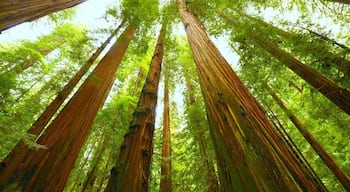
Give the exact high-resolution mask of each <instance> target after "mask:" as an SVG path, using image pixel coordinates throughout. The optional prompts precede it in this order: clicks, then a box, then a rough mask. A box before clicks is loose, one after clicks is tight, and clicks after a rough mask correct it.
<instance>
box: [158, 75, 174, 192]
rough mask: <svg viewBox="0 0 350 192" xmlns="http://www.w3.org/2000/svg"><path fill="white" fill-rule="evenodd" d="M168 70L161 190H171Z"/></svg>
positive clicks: (165, 87)
mask: <svg viewBox="0 0 350 192" xmlns="http://www.w3.org/2000/svg"><path fill="white" fill-rule="evenodd" d="M167 72H168V71H166V72H165V73H164V110H163V142H162V162H161V169H160V192H171V191H172V187H171V183H172V182H171V139H170V113H169V82H168V77H167Z"/></svg>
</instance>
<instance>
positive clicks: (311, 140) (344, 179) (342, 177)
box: [267, 87, 350, 191]
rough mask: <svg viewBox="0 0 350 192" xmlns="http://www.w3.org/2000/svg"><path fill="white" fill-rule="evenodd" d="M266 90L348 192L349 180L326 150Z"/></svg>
mask: <svg viewBox="0 0 350 192" xmlns="http://www.w3.org/2000/svg"><path fill="white" fill-rule="evenodd" d="M267 89H268V91H269V93H270V95H271V96H272V98H273V99H274V100H275V102H276V103H277V104H278V106H279V107H280V108H281V109H282V110H283V112H284V113H285V114H286V115H287V116H288V118H289V119H290V120H291V121H292V122H293V124H294V125H295V127H296V128H298V130H299V131H300V133H301V134H302V135H303V136H304V138H305V139H306V140H307V141H308V142H309V144H310V145H311V147H312V148H313V149H314V150H315V151H316V153H317V154H318V155H319V156H320V158H321V159H322V160H323V162H324V163H325V164H326V165H327V167H328V168H329V169H330V170H331V171H332V172H333V174H334V175H335V176H336V177H337V179H338V180H339V181H340V183H341V184H342V186H343V187H344V189H346V190H347V191H350V179H349V177H348V176H347V175H346V174H345V173H344V172H343V171H342V170H341V169H340V168H339V166H338V165H337V164H336V163H335V161H334V160H333V158H332V157H331V156H330V155H329V154H328V153H327V152H326V150H325V149H324V148H323V147H322V145H321V144H320V143H319V142H318V141H317V140H316V139H315V138H314V137H313V136H312V134H311V133H310V132H309V131H308V130H307V129H306V128H305V126H304V125H303V124H302V123H301V121H300V120H299V119H298V118H297V117H296V116H295V115H294V114H293V112H292V111H290V110H289V109H288V108H287V106H286V105H285V104H284V103H283V101H282V100H281V99H280V98H279V97H278V96H277V95H276V94H275V93H274V92H273V91H272V90H271V89H270V88H269V87H267Z"/></svg>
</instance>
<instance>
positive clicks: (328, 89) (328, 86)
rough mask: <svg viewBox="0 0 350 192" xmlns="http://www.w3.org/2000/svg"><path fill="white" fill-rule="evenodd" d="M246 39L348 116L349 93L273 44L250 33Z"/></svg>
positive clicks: (349, 109)
mask: <svg viewBox="0 0 350 192" xmlns="http://www.w3.org/2000/svg"><path fill="white" fill-rule="evenodd" d="M221 16H223V17H224V18H225V19H226V20H227V21H228V22H230V23H231V24H233V25H236V26H238V27H239V25H238V24H237V23H236V22H235V21H234V20H233V19H232V18H230V17H228V16H226V15H224V14H222V15H221ZM248 37H249V38H251V39H252V40H253V41H254V42H255V43H256V44H258V45H259V46H261V47H262V48H263V49H265V50H266V51H267V52H269V53H270V54H271V55H272V56H274V57H275V58H276V59H278V60H279V61H281V63H282V64H283V65H285V66H287V67H288V68H289V69H290V70H292V71H293V72H294V73H296V74H297V75H299V76H300V77H301V78H303V79H304V80H305V81H306V82H308V83H309V84H310V85H311V86H313V87H314V88H315V89H316V90H318V91H319V92H320V93H321V94H323V95H324V96H325V97H327V98H328V99H329V100H330V101H331V102H333V103H334V104H335V105H337V106H338V107H339V108H340V109H342V110H343V111H344V112H345V113H347V114H349V115H350V92H349V91H348V90H346V89H344V88H341V87H339V86H337V85H336V84H335V83H333V82H331V81H330V80H328V79H327V78H325V77H324V76H323V75H321V74H319V73H317V72H316V71H315V70H313V69H311V68H310V67H308V66H307V65H305V64H304V63H302V62H301V61H299V60H297V59H296V58H294V57H293V56H292V55H290V54H289V53H287V52H285V51H283V50H282V49H280V48H278V47H277V46H276V45H274V44H273V43H271V42H269V41H267V40H264V39H262V38H260V37H258V36H256V35H255V34H252V33H249V34H248Z"/></svg>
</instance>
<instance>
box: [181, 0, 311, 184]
mask: <svg viewBox="0 0 350 192" xmlns="http://www.w3.org/2000/svg"><path fill="white" fill-rule="evenodd" d="M178 3H179V12H180V16H181V18H182V21H183V23H184V26H185V29H186V33H187V37H188V40H189V43H190V46H191V48H192V52H193V57H194V60H195V63H196V66H197V71H198V74H199V81H200V84H201V88H202V92H203V96H204V101H205V104H206V108H207V114H208V120H209V122H210V124H211V126H210V127H211V129H210V131H211V135H212V137H213V140H214V141H213V142H214V148H215V150H216V155H217V158H218V167H219V175H220V183H221V185H222V188H223V190H224V191H256V190H262V191H263V190H266V191H281V190H282V191H288V190H291V191H299V190H301V189H304V190H315V191H317V190H318V186H317V183H315V182H314V181H313V180H312V178H311V177H310V175H309V174H308V173H307V172H305V170H304V169H303V167H302V166H301V165H300V164H298V162H296V161H295V159H294V158H292V154H291V152H290V151H289V149H288V148H287V147H286V146H285V145H284V144H281V143H280V142H279V140H280V137H279V135H278V133H277V132H276V130H275V129H274V128H273V127H272V125H271V124H270V122H269V121H268V119H267V117H266V116H265V114H264V112H263V111H262V110H261V108H260V107H259V105H258V104H257V102H256V101H255V99H254V98H253V96H252V95H251V94H250V93H249V92H248V90H247V88H245V87H244V85H243V83H242V82H241V81H240V80H239V78H238V77H237V75H236V74H235V73H234V71H233V70H232V68H231V67H230V66H229V65H228V63H227V61H226V60H225V59H224V58H223V57H222V55H221V54H220V53H219V51H218V50H217V48H216V47H215V45H214V44H213V43H212V42H211V40H210V39H209V37H208V36H207V34H206V33H205V31H204V28H203V27H202V26H201V24H200V23H199V21H198V20H197V19H196V17H195V16H194V14H193V13H192V12H191V11H190V10H189V9H188V8H186V4H185V2H184V1H182V0H179V1H178ZM267 167H268V169H269V171H267V169H266V168H267ZM271 170H274V171H273V174H272V172H271Z"/></svg>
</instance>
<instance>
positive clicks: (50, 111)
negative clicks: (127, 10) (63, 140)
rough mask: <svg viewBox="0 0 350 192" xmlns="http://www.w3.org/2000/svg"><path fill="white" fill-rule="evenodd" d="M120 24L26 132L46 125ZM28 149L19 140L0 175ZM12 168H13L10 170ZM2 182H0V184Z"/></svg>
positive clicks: (38, 133)
mask: <svg viewBox="0 0 350 192" xmlns="http://www.w3.org/2000/svg"><path fill="white" fill-rule="evenodd" d="M122 24H123V23H122ZM122 24H121V25H122ZM121 25H120V26H119V27H118V28H117V29H116V30H115V31H114V32H113V33H112V34H111V36H110V37H108V38H107V40H106V41H105V42H104V43H103V44H102V45H101V46H100V47H99V48H98V49H97V50H96V51H95V53H94V54H93V55H92V56H91V57H90V58H89V60H88V61H87V62H86V63H85V65H84V66H83V67H82V68H81V69H80V70H79V71H78V72H77V73H76V74H75V75H74V76H73V77H72V78H71V79H70V81H69V82H68V83H67V84H66V85H65V87H64V88H63V89H62V91H60V92H59V93H58V94H57V97H56V98H55V99H54V100H53V101H52V102H51V103H50V104H49V105H48V106H47V107H46V109H45V110H44V112H43V113H42V114H41V115H40V117H39V118H38V119H37V120H36V121H35V122H34V123H33V125H32V126H31V128H30V129H29V130H28V131H27V133H29V134H32V135H36V136H39V135H40V133H42V131H43V130H44V128H45V127H46V126H47V124H48V123H49V121H50V120H51V118H52V117H53V116H54V114H55V113H57V110H58V109H59V107H60V106H61V105H62V103H63V102H64V101H65V100H66V99H67V97H68V96H69V95H70V94H71V92H72V91H73V89H74V87H76V85H77V84H78V82H79V81H80V79H81V78H82V77H83V76H84V75H85V74H86V72H87V71H88V70H89V69H90V67H91V65H92V64H93V63H94V62H95V60H96V59H97V57H98V56H99V55H100V54H101V52H102V51H103V50H104V48H105V47H106V46H107V44H108V43H109V42H110V40H111V39H112V38H113V37H114V36H115V34H116V33H117V32H118V31H119V29H120V27H121ZM29 151H30V149H29V148H28V146H27V145H26V144H25V143H24V142H23V141H20V142H18V143H17V145H16V146H15V147H14V148H13V150H12V151H11V152H10V154H9V155H7V157H6V158H5V159H4V160H3V161H2V163H3V164H4V165H5V166H6V167H7V168H6V172H7V173H3V172H2V171H0V177H3V178H6V177H7V176H5V175H7V174H10V172H13V171H14V169H16V165H18V163H20V161H22V160H23V158H24V157H25V156H26V155H27V153H28V152H29ZM10 169H13V170H10ZM2 184H3V183H2V182H0V186H1V185H2Z"/></svg>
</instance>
